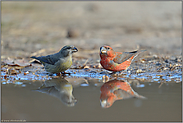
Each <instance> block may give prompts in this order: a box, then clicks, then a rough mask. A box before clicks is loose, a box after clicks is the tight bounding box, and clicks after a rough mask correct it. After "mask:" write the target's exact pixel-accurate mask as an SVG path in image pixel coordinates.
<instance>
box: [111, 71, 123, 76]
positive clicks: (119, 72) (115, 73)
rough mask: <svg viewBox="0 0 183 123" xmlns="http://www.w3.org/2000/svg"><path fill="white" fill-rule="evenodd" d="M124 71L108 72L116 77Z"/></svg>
mask: <svg viewBox="0 0 183 123" xmlns="http://www.w3.org/2000/svg"><path fill="white" fill-rule="evenodd" d="M123 72H124V71H117V72H112V73H110V75H112V76H114V77H117V76H120V75H122V74H123Z"/></svg>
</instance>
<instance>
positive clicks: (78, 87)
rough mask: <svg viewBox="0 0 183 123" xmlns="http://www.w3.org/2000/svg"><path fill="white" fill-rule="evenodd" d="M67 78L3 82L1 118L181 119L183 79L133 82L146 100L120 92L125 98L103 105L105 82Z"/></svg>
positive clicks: (79, 119) (66, 119)
mask: <svg viewBox="0 0 183 123" xmlns="http://www.w3.org/2000/svg"><path fill="white" fill-rule="evenodd" d="M65 79H66V81H65V80H64V81H63V80H60V79H54V80H46V82H44V81H15V82H12V83H8V82H2V83H1V88H2V98H1V99H2V100H1V101H2V106H1V108H2V109H1V112H2V113H1V115H2V116H1V118H2V120H23V121H27V122H28V121H32V122H33V121H37V122H39V121H43V122H46V121H78V122H79V121H93V122H94V121H104V122H105V121H121V122H122V121H139V122H140V121H164V122H166V121H181V119H182V117H181V113H182V102H181V101H182V95H181V94H182V83H181V82H180V83H175V82H167V83H157V82H140V83H139V84H135V83H133V82H132V83H131V84H130V86H131V88H132V89H133V90H134V93H136V94H139V95H141V96H144V97H146V98H147V99H141V98H127V96H128V97H133V95H132V96H130V95H129V94H128V95H126V94H125V93H122V91H121V92H119V93H118V95H120V96H121V97H123V99H120V100H116V101H114V103H113V104H112V105H111V106H110V107H108V108H102V106H101V104H100V88H101V87H102V85H103V84H104V83H103V82H102V81H101V80H100V79H88V80H87V81H84V79H82V78H65ZM125 82H126V81H124V82H122V83H123V84H124V83H125ZM71 84H72V85H71ZM70 85H71V86H70ZM72 87H73V88H72ZM123 87H124V86H123ZM36 89H39V90H37V91H35V90H36ZM72 89H73V92H72ZM125 89H126V88H125ZM71 104H72V105H71Z"/></svg>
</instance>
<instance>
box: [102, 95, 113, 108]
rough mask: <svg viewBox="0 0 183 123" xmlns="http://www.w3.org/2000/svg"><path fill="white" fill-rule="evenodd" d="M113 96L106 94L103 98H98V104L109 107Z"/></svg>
mask: <svg viewBox="0 0 183 123" xmlns="http://www.w3.org/2000/svg"><path fill="white" fill-rule="evenodd" d="M114 101H115V98H114V96H112V95H111V96H108V97H106V98H105V99H102V98H101V99H100V105H101V107H102V108H109V107H111V106H112V104H113V103H114Z"/></svg>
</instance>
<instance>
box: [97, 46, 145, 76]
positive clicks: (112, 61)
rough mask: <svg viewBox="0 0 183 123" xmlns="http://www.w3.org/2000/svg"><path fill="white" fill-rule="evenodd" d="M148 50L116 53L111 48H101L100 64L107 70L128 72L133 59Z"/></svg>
mask: <svg viewBox="0 0 183 123" xmlns="http://www.w3.org/2000/svg"><path fill="white" fill-rule="evenodd" d="M143 51H146V50H140V51H139V50H135V51H132V52H115V51H114V50H113V49H112V48H111V47H110V46H102V47H100V58H101V60H100V64H101V65H102V67H103V68H104V69H106V70H109V71H113V72H114V73H115V72H118V71H119V72H121V71H124V70H127V69H128V67H129V66H130V64H131V63H132V61H133V59H134V58H135V57H136V56H137V55H138V54H139V53H141V52H143Z"/></svg>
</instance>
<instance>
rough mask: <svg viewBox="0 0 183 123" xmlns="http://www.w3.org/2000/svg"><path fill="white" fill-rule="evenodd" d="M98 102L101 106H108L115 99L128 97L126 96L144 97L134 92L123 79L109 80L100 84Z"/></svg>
mask: <svg viewBox="0 0 183 123" xmlns="http://www.w3.org/2000/svg"><path fill="white" fill-rule="evenodd" d="M100 93H101V95H100V104H101V107H102V108H109V107H111V106H112V104H113V103H114V102H115V101H116V100H121V99H128V98H132V97H135V98H140V99H145V98H146V97H144V96H141V95H139V94H138V93H136V92H135V91H134V90H133V89H132V88H131V86H130V84H129V83H128V82H124V81H123V80H117V79H114V80H111V81H108V82H106V83H104V84H103V85H102V87H101V88H100Z"/></svg>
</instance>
